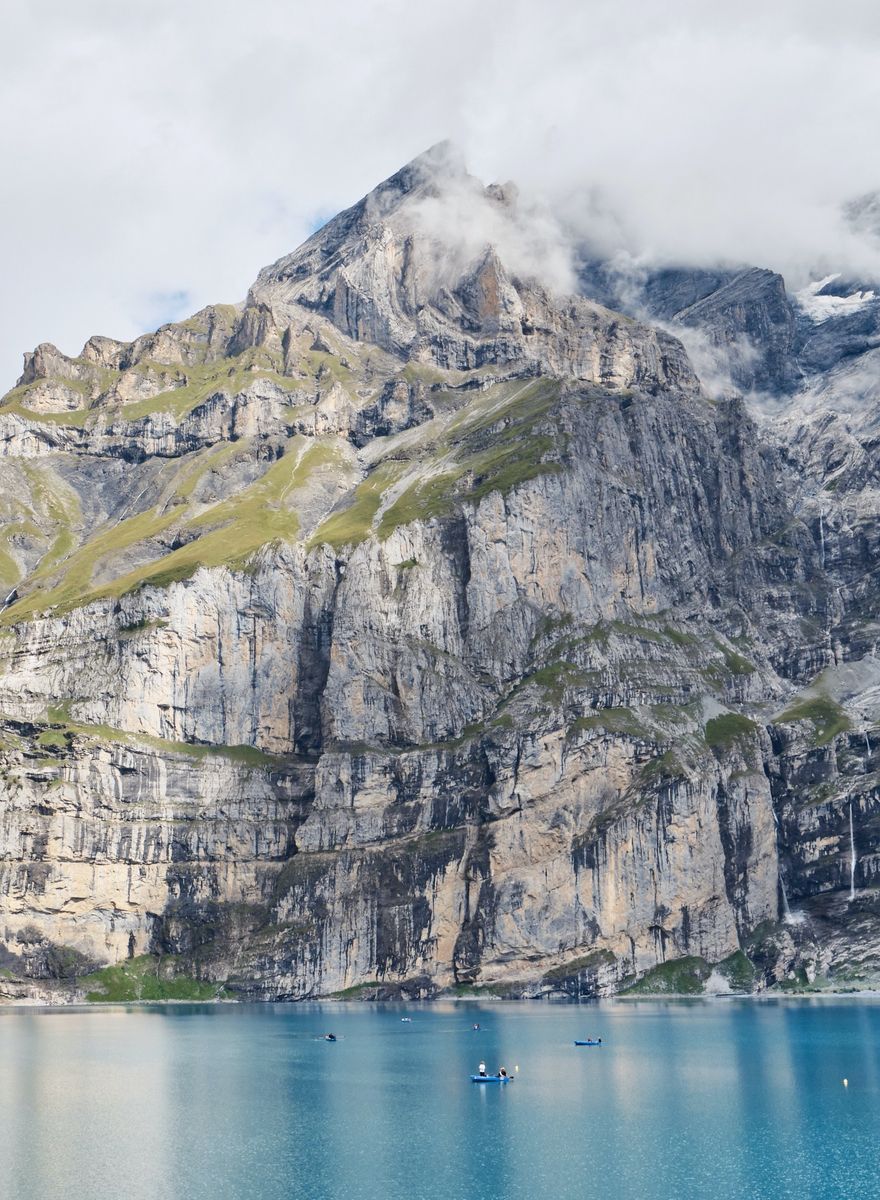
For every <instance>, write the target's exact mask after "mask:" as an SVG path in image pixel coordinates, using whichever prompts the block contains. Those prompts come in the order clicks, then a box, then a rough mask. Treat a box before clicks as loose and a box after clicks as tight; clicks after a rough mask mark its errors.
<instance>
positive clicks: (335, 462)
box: [0, 148, 880, 999]
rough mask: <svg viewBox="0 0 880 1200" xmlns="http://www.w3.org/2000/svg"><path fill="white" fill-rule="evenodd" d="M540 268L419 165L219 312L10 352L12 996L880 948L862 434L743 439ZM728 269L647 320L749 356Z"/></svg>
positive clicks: (808, 968)
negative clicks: (828, 484) (120, 337)
mask: <svg viewBox="0 0 880 1200" xmlns="http://www.w3.org/2000/svg"><path fill="white" fill-rule="evenodd" d="M450 214H452V216H451V217H450ZM464 216H467V218H468V219H467V220H464V219H463V218H464ZM536 245H537V249H536ZM550 256H552V248H551V246H550V245H549V243H548V245H547V246H545V245H543V244H542V243H541V242H540V239H538V242H537V243H536V242H535V237H534V234H533V231H532V229H531V227H530V226H528V224H527V222H526V218H525V216H524V214H523V213H521V212H520V210H519V209H518V207H517V203H516V199H515V196H514V195H513V193H512V191H511V190H510V189H509V188H503V189H502V188H498V187H492V188H488V189H484V188H482V186H481V185H479V184H478V183H476V181H474V180H472V179H471V178H470V177H468V176H467V175H466V174H465V173H464V171H463V170H462V168H461V167H460V166H459V165H457V164H456V163H455V162H454V160H453V159H452V157H451V155H450V152H449V151H448V149H447V148H440V149H436V150H435V151H432V152H430V153H429V154H428V155H426V156H423V158H422V159H419V160H416V161H415V162H414V163H412V164H410V166H408V167H407V168H405V169H404V170H403V171H402V172H400V173H399V174H398V175H396V176H394V177H393V178H392V179H390V180H388V181H387V182H386V183H384V184H382V185H381V186H380V187H379V188H377V189H376V191H375V192H373V193H371V195H370V196H368V197H366V198H365V199H364V200H363V201H361V202H360V204H358V205H356V206H355V207H354V208H353V209H351V210H349V211H348V212H345V213H342V214H340V216H338V217H336V218H334V220H333V221H331V222H330V223H329V224H328V225H327V226H325V227H324V229H322V230H320V231H319V232H318V233H316V234H315V235H314V236H313V237H312V238H311V239H310V240H309V241H308V242H307V243H306V244H305V245H304V246H303V247H302V248H301V249H300V250H298V251H296V252H295V253H294V254H292V255H289V256H287V257H286V258H283V259H281V260H279V262H277V263H276V264H274V265H273V266H271V267H268V268H266V269H265V270H264V271H262V272H261V273H260V275H259V277H258V279H257V281H256V283H255V284H254V287H253V288H252V289H251V292H250V293H249V296H248V298H247V301H246V302H245V304H244V305H241V306H238V307H232V306H218V307H215V308H209V309H206V310H204V311H203V312H201V313H198V314H196V316H194V317H193V318H191V319H190V320H189V321H186V322H183V323H182V324H180V325H171V326H165V327H163V329H161V330H159V331H158V332H157V333H155V334H150V335H147V336H145V337H142V338H139V339H138V340H137V341H136V342H134V343H131V344H122V343H118V342H114V341H111V340H110V339H107V338H93V339H91V340H90V341H89V342H88V343H87V345H86V346H85V348H84V349H83V352H82V354H81V355H80V356H79V357H77V358H76V359H70V358H66V357H65V356H64V355H62V354H61V353H60V352H59V351H57V350H56V349H55V348H54V347H51V346H47V345H44V346H40V347H38V349H37V350H36V351H35V352H34V353H33V354H32V355H29V356H27V358H26V362H25V371H24V374H23V376H22V378H21V380H20V381H19V383H18V385H17V386H16V388H14V389H13V391H12V392H10V393H9V394H8V395H7V396H6V397H5V399H4V400H3V402H2V404H0V480H2V503H3V506H4V510H3V520H4V524H3V528H2V538H3V540H2V543H0V581H2V583H3V585H4V588H3V590H4V595H5V602H4V605H3V609H2V613H0V625H2V628H0V762H2V767H0V789H2V793H0V795H2V805H0V940H2V943H3V947H4V948H3V949H2V951H0V994H7V995H10V996H22V995H38V996H41V997H44V998H45V997H49V998H55V999H63V998H71V997H76V996H79V995H82V994H83V993H84V992H88V993H90V994H93V995H95V996H100V995H102V994H112V986H111V983H112V981H115V982H116V983H118V978H117V977H116V976H114V975H113V973H112V971H113V969H117V970H118V969H121V968H113V964H117V963H122V964H124V963H126V962H127V961H128V960H129V959H134V961H135V963H137V964H141V966H140V967H138V970H140V969H141V968H142V966H143V962H144V961H145V960H143V959H142V958H141V956H143V955H152V956H156V957H155V961H156V963H157V964H160V966H157V971H159V970H160V968H161V972H162V978H163V979H166V980H167V979H170V980H171V981H172V983H173V982H174V980H175V979H176V980H177V981H178V982H181V981H185V980H187V979H196V980H198V981H199V982H198V985H194V986H198V987H199V988H201V987H203V986H206V985H212V986H216V987H218V988H219V987H221V986H222V987H223V988H225V989H226V992H227V993H228V994H230V995H237V996H245V997H253V998H278V997H281V998H301V997H308V996H319V995H330V994H339V993H345V994H364V995H394V994H403V995H414V996H418V995H430V994H433V993H435V992H436V991H438V990H441V989H446V988H458V989H459V990H465V991H467V990H477V991H479V990H480V989H489V990H490V991H494V992H498V993H501V994H505V995H542V994H546V993H562V994H574V995H590V994H604V993H607V992H610V991H613V990H615V989H617V988H619V987H622V986H632V985H633V984H636V986H640V987H641V986H644V987H649V986H653V985H654V984H656V985H657V986H660V987H663V986H666V985H667V983H668V978H671V977H672V976H669V975H668V972H669V971H670V969H671V965H672V964H674V963H675V960H681V959H684V960H686V961H687V962H688V963H697V964H698V967H696V968H694V970H695V971H696V975H695V976H694V978H698V979H699V980H700V981H704V980H708V981H709V983H708V985H707V986H710V987H711V988H714V989H716V990H717V989H721V990H724V989H729V988H730V987H737V986H746V985H748V986H763V985H765V984H768V983H772V982H774V981H776V980H783V979H785V978H786V977H787V976H790V977H793V978H795V979H796V980H797V979H800V978H801V975H799V974H798V972H807V974H808V975H809V977H811V978H812V977H813V976H814V975H815V974H817V973H818V974H819V975H821V976H824V975H828V976H831V977H833V978H837V979H843V978H850V977H858V976H859V973H861V977H863V978H870V977H871V976H872V972H873V970H874V961H873V958H872V954H873V947H874V945H875V944H877V943H875V918H874V912H873V908H872V905H873V891H872V890H871V889H872V887H873V883H874V871H875V865H874V864H875V861H876V851H875V841H876V834H875V832H874V826H875V824H876V815H877V809H878V804H880V801H878V797H877V791H876V778H877V777H876V774H875V773H874V765H875V750H874V748H873V747H872V745H871V733H870V730H871V729H872V728H873V724H874V722H875V721H876V719H877V714H876V712H875V708H874V706H873V697H874V694H875V692H876V694H877V695H878V696H880V691H877V686H878V684H880V661H878V660H876V659H875V658H874V650H875V635H874V634H873V632H872V630H873V621H874V617H873V612H872V604H873V592H872V587H873V584H872V583H866V582H865V575H866V572H867V574H868V575H869V576H870V561H871V556H872V553H873V544H874V538H875V536H876V535H875V532H874V531H875V527H876V518H875V515H874V514H875V513H876V505H873V502H872V492H871V486H872V478H873V476H872V470H873V468H872V465H871V463H872V455H871V446H870V444H869V442H868V440H867V438H866V437H861V435H859V434H858V433H857V432H854V433H853V434H852V439H853V440H852V446H851V449H850V450H848V451H847V455H846V462H845V466H844V467H841V466H839V465H838V466H836V467H833V468H832V467H831V466H830V465H829V462H828V455H827V454H826V455H820V456H819V458H818V459H817V457H816V452H815V440H814V439H812V438H811V437H808V436H806V435H804V434H803V433H802V432H800V431H801V430H802V423H801V424H800V425H799V424H797V423H793V418H792V417H791V416H790V415H789V416H788V417H786V418H784V419H782V420H780V421H779V423H778V424H777V425H774V426H773V427H767V426H758V425H756V424H755V423H754V421H753V419H752V417H750V415H749V413H748V411H747V409H746V407H745V405H744V404H743V402H742V401H741V400H740V399H738V398H736V397H733V398H731V397H729V396H720V395H719V394H717V393H715V392H713V391H712V390H711V388H709V387H708V385H707V384H706V385H704V384H702V383H701V382H700V379H699V378H698V375H697V374H696V373H695V371H694V368H693V367H692V365H691V362H690V360H689V358H688V355H687V353H686V351H685V349H684V347H683V346H682V344H681V342H680V341H678V340H676V339H675V338H674V337H673V336H671V335H670V334H669V333H668V332H664V331H663V330H662V329H660V328H658V327H656V326H652V325H650V324H645V323H640V322H637V321H635V320H633V319H632V318H629V317H625V316H621V315H620V314H618V313H615V312H614V311H611V310H610V309H608V308H605V307H603V306H602V305H601V304H599V303H597V302H596V301H593V300H588V299H585V298H583V297H578V296H573V295H569V294H565V295H561V294H560V293H559V292H558V291H554V290H550V289H548V287H547V286H546V285H545V284H541V283H539V282H538V281H537V278H536V275H535V268H536V266H537V263H538V262H539V261H541V260H547V259H548V258H549V257H550ZM751 274H752V275H753V276H757V277H760V278H758V279H757V280H756V279H750V278H748V277H746V278H742V277H739V276H738V277H736V278H734V279H732V280H731V279H724V278H722V277H720V276H719V278H718V279H716V280H714V281H713V282H714V286H712V287H709V286H708V285H706V284H705V280H704V281H702V282H699V281H698V282H697V284H694V279H693V278H691V279H690V281H689V280H688V279H686V278H684V277H682V278H677V279H676V280H675V281H672V280H671V279H670V280H668V281H667V283H668V287H667V289H666V290H667V292H668V293H669V294H671V293H672V292H673V291H674V292H675V296H676V300H675V303H676V304H677V303H678V302H679V301H682V303H681V307H680V308H676V309H675V313H670V314H667V315H668V316H670V317H671V316H674V315H675V314H679V315H680V314H681V313H682V312H684V313H685V314H690V315H689V316H688V317H687V320H685V319H684V318H682V323H683V324H687V323H688V322H689V321H692V322H693V323H694V325H698V324H701V326H702V327H704V328H705V327H706V326H707V324H708V325H711V327H712V329H713V330H714V331H715V333H714V335H713V336H714V338H715V342H714V344H715V345H716V347H721V346H725V345H733V346H734V351H733V352H732V353H733V358H732V360H731V361H734V360H735V361H736V362H739V361H740V359H739V358H737V357H736V356H737V355H738V354H740V351H741V343H740V342H739V341H738V340H737V336H736V330H737V329H738V328H739V326H740V325H743V326H744V327H745V328H747V330H748V335H749V337H750V338H752V339H758V340H761V339H763V344H766V346H767V347H768V354H769V355H770V359H772V360H773V362H777V360H779V361H781V360H783V359H785V356H786V355H787V354H789V351H790V348H791V346H792V345H793V344H794V342H795V341H796V338H797V320H796V319H795V317H794V316H792V313H791V310H790V308H789V307H786V306H788V304H789V301H788V300H787V298H786V295H785V291H784V288H782V290H781V292H780V290H779V288H778V286H777V284H776V282H775V280H777V279H778V277H775V276H773V277H771V273H770V272H752V273H751ZM673 283H674V287H673ZM758 284H759V285H760V288H759V290H760V291H761V295H762V297H763V299H762V304H764V307H763V308H762V307H760V306H758V307H755V305H754V304H753V301H752V299H751V298H750V297H751V296H752V291H751V289H752V288H753V287H755V286H758ZM704 285H705V286H704ZM695 289H696V290H695ZM661 290H662V289H661ZM658 303H659V300H658ZM783 310H784V311H783ZM768 361H769V360H768ZM785 361H787V359H785ZM754 369H755V370H756V371H757V370H758V368H754ZM767 370H768V371H769V370H770V368H767ZM777 374H778V372H777ZM771 375H772V372H771V374H767V373H766V371H765V376H766V377H762V380H763V382H764V383H767V381H768V380H770V379H771ZM783 375H784V377H785V378H784V386H785V387H786V388H787V387H789V383H788V379H789V377H788V375H785V372H783ZM755 378H756V379H757V378H758V376H757V375H755ZM772 378H774V379H775V378H776V376H772ZM830 378H831V374H830V371H829V374H828V376H827V379H828V380H830ZM826 382H827V380H826ZM768 386H769V384H768ZM780 386H782V385H780ZM828 386H829V387H831V383H828ZM816 404H817V405H818V404H819V402H818V401H817V402H816ZM798 411H804V405H803V403H802V404H801V406H800V409H799V410H798ZM822 411H823V412H824V411H826V409H825V408H823V410H822ZM829 419H832V418H830V417H829ZM830 441H832V442H833V441H834V438H830ZM829 453H830V451H829ZM830 470H833V471H837V472H838V473H840V472H842V471H845V472H847V473H848V474H847V479H851V480H853V481H854V482H852V484H851V486H849V485H848V486H847V487H846V488H841V489H840V490H839V492H837V491H835V492H828V493H827V500H826V499H824V498H823V499H822V500H821V501H820V500H817V495H818V493H819V491H820V490H821V482H820V480H824V479H825V478H826V477H827V476H828V473H829V471H830ZM823 472H824V475H823ZM856 511H858V519H856V516H855V513H856ZM878 703H880V702H878ZM865 731H867V737H866V735H865ZM850 827H852V831H853V832H852V836H850ZM853 845H857V846H858V854H857V855H856V854H854V853H853V852H852V847H853ZM853 862H855V877H854V882H855V885H856V886H857V887H858V889H859V891H858V895H857V897H856V900H855V903H854V905H853V904H849V903H848V897H849V888H850V884H851V874H852V870H851V869H852V867H853ZM820 902H821V904H823V905H824V907H823V908H822V909H821V912H820V911H819V910H818V909H816V911H815V912H813V911H812V910H810V912H811V914H812V915H808V916H805V915H804V914H805V912H806V910H807V909H809V906H810V905H813V906H814V907H815V905H816V904H819V903H820ZM805 906H806V907H805ZM835 906H836V907H835ZM792 913H793V914H794V915H793V916H792ZM794 917H797V920H795V919H794ZM789 918H791V919H789ZM107 964H110V966H111V971H110V973H109V974H108V972H107V971H106V970H104V971H100V970H98V968H101V967H104V966H106V965H107ZM131 971H132V972H133V973H136V971H135V968H134V967H132V968H131ZM138 977H139V978H141V976H138ZM642 977H644V978H642ZM804 977H806V976H804ZM157 978H158V975H157ZM639 979H641V980H642V982H641V983H636V981H637V980H639ZM652 981H653V982H652ZM744 981H745V982H744ZM113 986H115V983H113ZM197 994H199V995H201V994H202V993H201V992H198V993H197Z"/></svg>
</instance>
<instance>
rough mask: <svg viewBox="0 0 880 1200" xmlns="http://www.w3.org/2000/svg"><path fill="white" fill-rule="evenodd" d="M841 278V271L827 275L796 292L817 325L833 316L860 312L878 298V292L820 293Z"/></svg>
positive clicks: (796, 298) (804, 308)
mask: <svg viewBox="0 0 880 1200" xmlns="http://www.w3.org/2000/svg"><path fill="white" fill-rule="evenodd" d="M839 278H840V275H839V273H838V274H836V275H826V276H825V278H824V279H817V280H815V281H814V282H813V283H808V284H807V286H806V287H805V288H801V290H800V291H799V292H795V297H794V298H795V300H796V301H797V303H798V306H799V307H800V309H801V311H802V312H804V313H806V315H807V316H808V317H809V318H810V320H811V321H812V322H813V323H814V324H815V325H821V324H822V322H823V321H828V320H830V319H831V318H832V317H840V316H846V315H848V314H849V313H854V312H858V311H859V310H860V309H862V308H867V306H868V305H869V304H871V303H872V302H873V301H874V300H877V299H878V296H877V293H876V292H852V293H851V294H850V295H849V296H822V295H820V293H821V291H822V289H823V288H825V287H827V286H828V284H829V283H833V282H834V280H835V279H839Z"/></svg>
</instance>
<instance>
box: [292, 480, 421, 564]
mask: <svg viewBox="0 0 880 1200" xmlns="http://www.w3.org/2000/svg"><path fill="white" fill-rule="evenodd" d="M405 469H406V465H405V464H404V463H400V462H393V461H389V462H383V463H380V464H379V466H378V467H376V469H375V470H374V471H372V472H371V473H370V474H369V475H368V476H367V478H366V479H364V480H362V482H361V483H359V484H358V485H357V487H356V488H355V490H354V494H353V496H352V498H351V502H350V503H349V504H348V506H347V507H346V508H344V509H341V510H340V511H339V512H335V513H331V515H330V516H329V517H327V518H326V520H324V521H322V523H321V524H320V525H319V526H318V528H317V529H316V530H315V532H314V533H313V534H312V536H311V538H310V539H309V543H308V544H309V547H310V548H311V547H312V546H319V545H328V546H332V547H333V548H334V549H335V550H339V549H341V548H342V547H343V546H357V545H359V544H360V543H361V542H363V541H365V540H366V538H368V537H369V536H370V533H371V532H372V528H373V521H374V519H375V517H376V513H377V512H378V511H379V506H380V504H381V503H382V496H383V494H384V493H385V491H386V490H387V489H388V488H389V487H390V486H391V485H392V484H393V483H396V482H397V480H398V479H399V478H400V476H401V475H402V473H403V471H404V470H405Z"/></svg>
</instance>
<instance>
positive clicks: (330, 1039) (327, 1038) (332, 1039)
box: [324, 1033, 336, 1042]
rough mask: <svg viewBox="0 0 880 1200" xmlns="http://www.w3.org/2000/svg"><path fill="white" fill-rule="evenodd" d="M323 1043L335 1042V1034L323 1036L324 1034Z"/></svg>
mask: <svg viewBox="0 0 880 1200" xmlns="http://www.w3.org/2000/svg"><path fill="white" fill-rule="evenodd" d="M324 1041H325V1042H335V1041H336V1034H335V1033H325V1034H324Z"/></svg>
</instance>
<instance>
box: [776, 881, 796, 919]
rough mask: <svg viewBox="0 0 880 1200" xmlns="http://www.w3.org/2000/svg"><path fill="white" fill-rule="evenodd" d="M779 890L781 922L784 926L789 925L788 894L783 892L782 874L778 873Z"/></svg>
mask: <svg viewBox="0 0 880 1200" xmlns="http://www.w3.org/2000/svg"><path fill="white" fill-rule="evenodd" d="M779 890H780V891H781V892H782V922H783V924H784V925H791V924H793V922H792V917H791V909H790V908H789V907H788V892H787V891H786V890H785V880H784V879H783V878H782V872H781V871H780V873H779Z"/></svg>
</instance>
